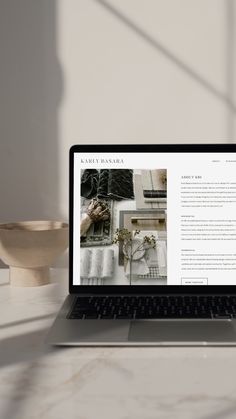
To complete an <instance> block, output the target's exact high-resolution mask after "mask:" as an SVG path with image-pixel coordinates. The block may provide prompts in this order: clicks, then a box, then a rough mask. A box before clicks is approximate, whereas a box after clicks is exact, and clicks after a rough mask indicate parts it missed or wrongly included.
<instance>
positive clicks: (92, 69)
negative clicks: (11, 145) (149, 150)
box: [57, 0, 235, 214]
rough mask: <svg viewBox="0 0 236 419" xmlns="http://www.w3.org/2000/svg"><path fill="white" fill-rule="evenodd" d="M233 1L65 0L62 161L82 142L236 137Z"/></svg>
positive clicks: (61, 5)
mask: <svg viewBox="0 0 236 419" xmlns="http://www.w3.org/2000/svg"><path fill="white" fill-rule="evenodd" d="M234 4H235V2H234V1H230V0H229V1H228V0H107V1H103V0H70V1H69V2H68V1H67V0H60V1H59V2H58V28H57V30H58V57H59V61H60V64H61V67H62V73H63V83H64V94H63V98H62V101H61V104H60V111H59V144H60V167H62V162H63V161H64V157H65V154H66V153H67V150H68V147H69V145H70V144H73V143H79V142H82V143H83V142H90V143H93V142H101V143H102V142H104V143H110V142H114V143H124V142H130V143H133V142H134V143H135V142H139V143H142V142H144V143H146V142H150V143H155V142H158V143H161V142H165V143H168V142H185V143H186V142H196V143H199V142H230V141H234V139H235V138H234V129H233V128H234V127H233V125H234V122H235V109H234V110H232V106H231V102H232V100H233V89H234V85H233V73H234V69H233V65H234V53H235V39H234V33H233V24H234V22H233V15H232V13H233V8H234ZM61 176H62V177H61V189H60V194H61V197H64V199H62V205H63V202H66V200H65V191H66V186H67V176H65V173H63V172H62V171H61ZM62 210H63V213H64V214H65V213H66V205H63V208H62Z"/></svg>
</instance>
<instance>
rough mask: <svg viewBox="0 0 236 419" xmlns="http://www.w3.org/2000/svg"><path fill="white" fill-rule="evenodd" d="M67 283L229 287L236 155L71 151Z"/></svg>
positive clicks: (235, 232)
mask: <svg viewBox="0 0 236 419" xmlns="http://www.w3.org/2000/svg"><path fill="white" fill-rule="evenodd" d="M73 212H74V216H73V220H74V228H73V255H74V257H73V285H101V286H102V285H127V286H130V285H157V286H158V285H235V283H236V280H235V270H236V154H235V157H234V153H219V152H218V153H196V152H194V153H186V152H185V153H181V152H179V153H171V152H168V153H159V152H158V153H146V152H145V153H93V154H92V153H81V152H79V153H75V154H74V207H73Z"/></svg>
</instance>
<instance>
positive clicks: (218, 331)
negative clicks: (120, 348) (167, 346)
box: [128, 320, 236, 343]
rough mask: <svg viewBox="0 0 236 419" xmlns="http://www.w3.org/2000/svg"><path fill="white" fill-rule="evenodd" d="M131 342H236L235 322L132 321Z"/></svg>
mask: <svg viewBox="0 0 236 419" xmlns="http://www.w3.org/2000/svg"><path fill="white" fill-rule="evenodd" d="M128 339H129V341H130V342H162V343H165V342H167V343H168V342H182V343H184V342H186V343H188V342H196V343H197V342H215V343H216V342H226V341H228V342H235V341H236V333H235V330H234V327H233V322H231V321H228V320H219V321H214V320H213V321H211V320H209V321H208V320H204V321H200V320H194V321H191V320H181V321H179V320H175V321H169V320H164V321H158V320H157V321H148V320H137V321H135V320H134V321H131V324H130V330H129V338H128Z"/></svg>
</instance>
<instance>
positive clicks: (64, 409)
mask: <svg viewBox="0 0 236 419" xmlns="http://www.w3.org/2000/svg"><path fill="white" fill-rule="evenodd" d="M66 294H67V271H66V270H54V271H53V272H52V283H51V284H50V285H46V286H43V287H37V288H12V287H10V286H9V282H8V270H7V269H2V270H1V271H0V363H1V370H0V383H1V384H0V418H1V419H15V418H20V419H38V418H41V419H44V418H45V419H65V418H72V419H74V418H79V419H90V418H91V419H106V418H109V419H116V418H117V419H118V418H119V419H120V418H122V419H128V418H132V419H158V418H161V419H162V418H163V419H169V418H170V419H178V418H181V419H194V418H197V419H223V418H226V419H231V418H236V348H232V347H231V348H222V347H221V348H206V347H201V348H197V347H196V348H173V347H172V348H164V347H163V348H94V347H93V348H75V347H73V348H53V347H50V346H46V345H45V343H44V339H45V335H46V333H47V331H48V328H49V327H50V325H51V323H52V320H53V318H54V316H55V314H56V312H57V310H58V309H59V307H60V305H61V303H62V301H63V299H64V297H65V295H66Z"/></svg>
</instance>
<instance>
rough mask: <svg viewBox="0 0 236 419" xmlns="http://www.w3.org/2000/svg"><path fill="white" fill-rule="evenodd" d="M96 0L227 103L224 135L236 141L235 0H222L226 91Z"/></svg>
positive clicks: (111, 5) (109, 4) (229, 139)
mask: <svg viewBox="0 0 236 419" xmlns="http://www.w3.org/2000/svg"><path fill="white" fill-rule="evenodd" d="M94 1H95V2H96V3H97V4H99V5H100V6H101V7H103V8H104V10H105V11H106V12H108V13H110V14H111V15H112V16H113V17H114V18H115V19H118V20H119V21H120V23H121V24H123V25H124V26H126V28H128V29H130V30H132V32H133V33H134V34H136V35H137V36H139V37H140V38H141V39H142V40H144V41H145V42H146V43H147V44H148V46H149V47H151V48H153V49H154V50H156V52H157V53H158V54H161V55H162V56H163V57H165V59H166V60H168V61H170V62H171V63H172V64H173V65H174V66H175V67H177V68H178V69H179V70H180V71H182V72H183V73H185V75H186V76H187V77H189V78H191V79H192V81H193V82H194V83H197V84H198V85H199V86H200V87H202V88H203V89H205V90H207V92H208V93H209V94H210V95H213V97H215V98H216V99H217V100H219V101H221V102H223V103H224V104H225V107H226V138H227V141H228V142H234V141H235V127H234V119H235V115H236V104H235V103H234V84H235V83H234V73H235V70H234V69H235V42H234V38H235V29H234V14H235V4H234V0H227V1H226V2H225V8H226V13H225V18H226V27H227V34H226V55H225V62H226V91H225V92H223V91H220V90H219V89H218V88H217V87H215V86H214V85H213V84H212V82H211V80H207V79H205V78H204V77H203V76H202V75H201V74H199V73H198V72H196V71H195V69H194V68H192V67H190V66H189V65H188V64H187V63H185V62H184V61H183V60H182V59H180V58H179V57H178V56H177V55H175V54H174V53H173V52H172V51H171V50H169V49H168V48H166V47H165V45H163V44H162V43H161V42H159V41H158V40H157V39H154V38H153V37H152V36H151V35H150V34H149V33H148V32H146V30H145V29H143V28H142V27H140V26H139V25H137V24H136V23H135V22H133V20H131V19H130V18H129V16H127V15H126V14H125V13H123V12H122V11H121V10H120V9H119V8H116V7H115V6H114V5H113V4H111V3H110V2H109V1H108V0H94Z"/></svg>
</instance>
